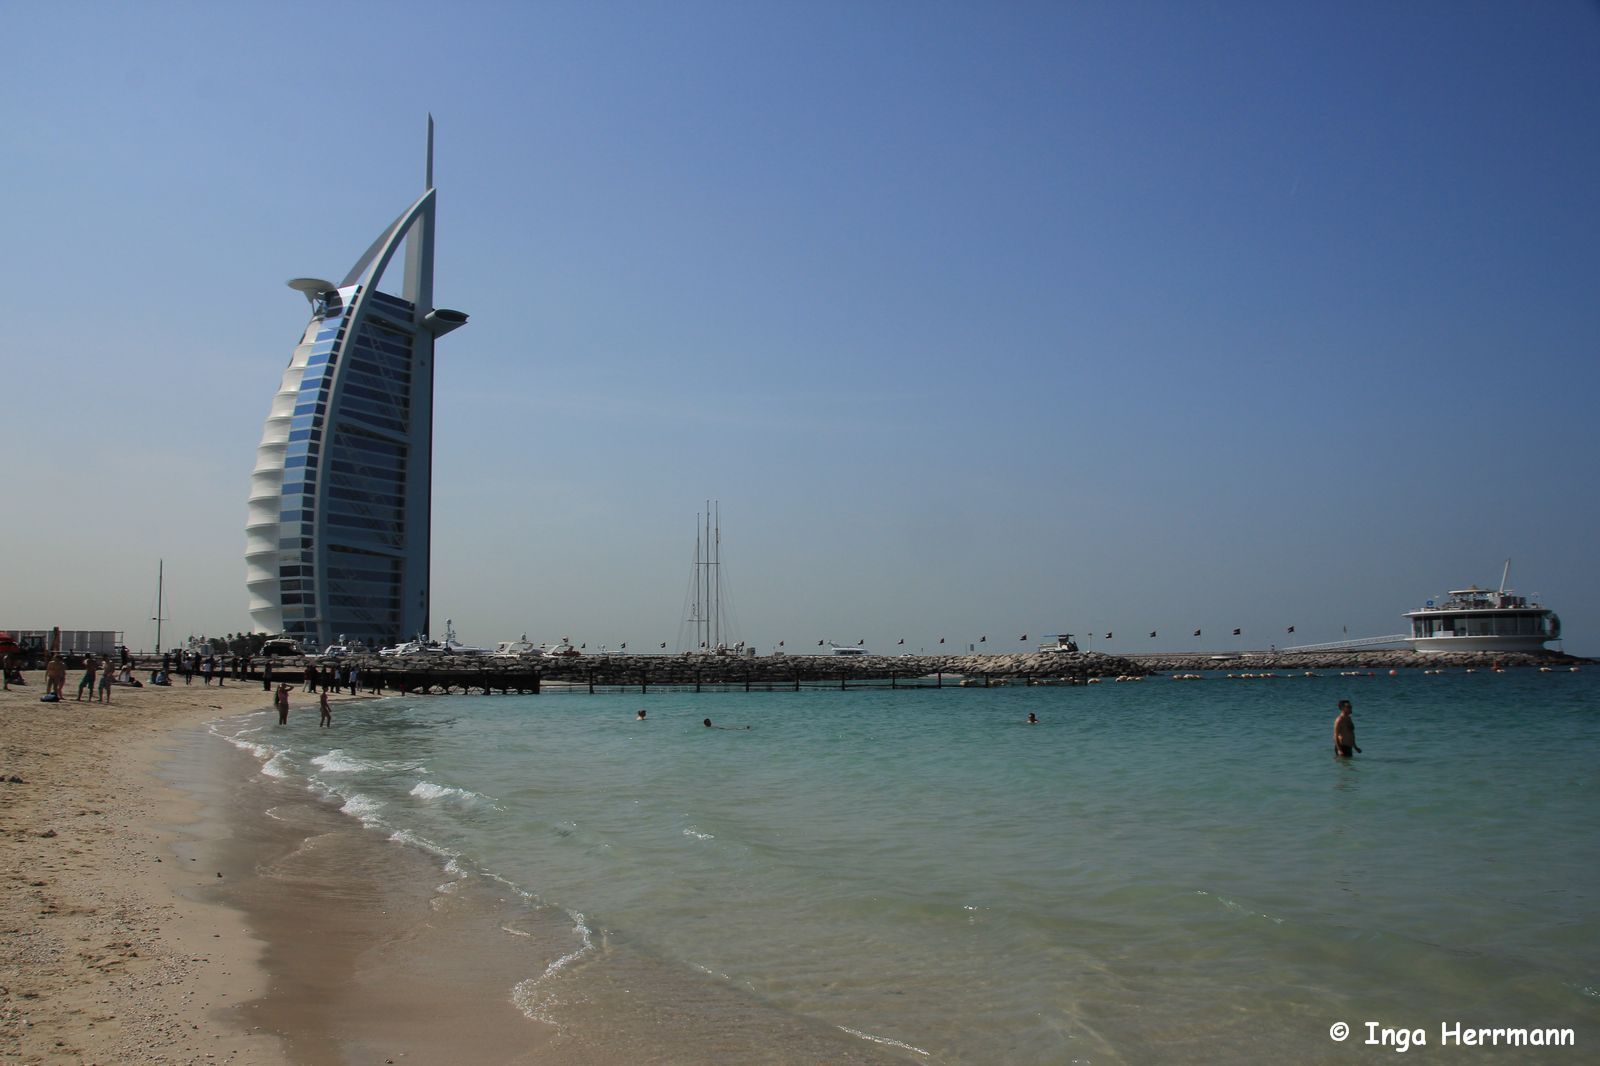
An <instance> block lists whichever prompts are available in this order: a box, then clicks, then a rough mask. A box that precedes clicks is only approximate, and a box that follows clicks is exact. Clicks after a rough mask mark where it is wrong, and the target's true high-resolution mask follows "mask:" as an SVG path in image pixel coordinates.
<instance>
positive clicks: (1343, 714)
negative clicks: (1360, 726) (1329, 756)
mask: <svg viewBox="0 0 1600 1066" xmlns="http://www.w3.org/2000/svg"><path fill="white" fill-rule="evenodd" d="M1360 750H1361V749H1360V748H1358V747H1356V723H1355V720H1354V719H1353V718H1351V717H1350V701H1349V700H1340V701H1339V717H1337V718H1335V719H1334V720H1333V754H1334V757H1335V758H1338V759H1348V758H1350V757H1351V756H1352V755H1355V754H1356V753H1357V752H1359V751H1360Z"/></svg>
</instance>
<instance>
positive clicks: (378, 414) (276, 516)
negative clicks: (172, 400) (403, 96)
mask: <svg viewBox="0 0 1600 1066" xmlns="http://www.w3.org/2000/svg"><path fill="white" fill-rule="evenodd" d="M434 204H435V196H434V187H433V118H432V116H429V118H428V157H427V180H426V182H425V188H424V189H423V193H422V195H421V196H419V197H418V198H417V200H416V202H414V203H413V204H412V205H411V206H410V207H408V208H406V209H405V211H403V212H401V214H400V217H399V218H397V219H395V220H394V222H393V223H392V224H391V225H390V226H389V227H388V228H387V229H385V230H384V231H383V233H382V234H380V235H379V237H378V239H377V240H375V241H373V242H372V246H371V247H370V248H368V249H367V251H366V254H364V255H363V256H362V257H361V258H360V259H359V260H358V261H357V262H356V265H355V266H354V267H352V268H351V269H350V272H349V273H348V274H346V275H345V278H344V280H343V281H341V282H340V283H339V284H337V285H335V284H333V283H332V282H329V281H323V280H321V279H319V278H296V279H294V280H293V281H291V282H289V287H290V288H292V289H296V290H298V291H299V292H301V293H304V294H305V297H306V299H307V300H309V301H310V302H311V321H310V323H309V324H308V325H307V326H306V330H305V334H304V336H303V337H302V338H301V340H300V343H299V345H298V346H297V347H296V348H295V349H294V354H293V355H292V356H291V357H290V359H289V367H288V369H287V370H285V371H284V373H283V382H282V384H281V385H280V386H279V387H278V392H277V395H276V396H274V397H273V398H272V408H271V412H270V413H269V414H268V415H267V423H266V427H265V429H264V430H263V431H262V434H261V444H260V447H259V448H258V449H257V450H256V466H255V471H254V472H253V473H252V474H251V477H250V510H249V519H248V522H247V525H246V529H245V570H246V579H245V580H246V583H247V585H248V588H249V591H250V619H251V623H252V625H253V627H254V629H255V631H256V632H258V633H283V634H285V635H287V636H289V637H291V638H293V639H294V640H296V641H298V642H301V643H303V644H316V645H318V646H321V645H325V644H329V643H332V642H333V641H334V639H335V638H336V637H343V638H345V639H346V640H349V641H361V642H363V643H365V644H367V645H369V646H374V647H375V646H377V645H380V644H386V643H394V642H396V641H398V640H400V639H403V638H405V637H409V636H412V635H414V634H417V633H425V632H427V630H428V606H429V604H428V594H429V590H428V577H429V551H430V544H429V535H430V524H431V520H432V481H433V350H434V340H435V339H436V338H438V337H440V336H442V335H444V334H445V333H448V332H450V331H451V330H453V329H455V328H457V327H459V326H461V325H464V324H465V323H466V321H467V316H466V315H465V314H463V313H462V312H460V311H451V310H447V309H444V308H435V307H434V306H433V232H434ZM402 248H403V249H404V253H405V254H404V274H403V280H402V282H401V284H400V286H399V291H398V293H395V292H391V291H389V288H390V287H385V288H380V285H382V284H383V281H384V275H385V271H387V270H388V269H389V267H390V264H391V261H392V260H394V259H395V258H396V257H397V256H398V255H399V253H400V252H401V250H402ZM397 272H398V271H397Z"/></svg>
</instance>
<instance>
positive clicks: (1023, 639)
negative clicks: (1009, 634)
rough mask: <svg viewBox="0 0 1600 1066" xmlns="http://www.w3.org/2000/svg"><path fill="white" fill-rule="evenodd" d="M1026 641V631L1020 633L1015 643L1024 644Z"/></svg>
mask: <svg viewBox="0 0 1600 1066" xmlns="http://www.w3.org/2000/svg"><path fill="white" fill-rule="evenodd" d="M1027 642H1028V634H1026V633H1024V634H1022V636H1020V637H1018V638H1017V643H1019V644H1026V643H1027Z"/></svg>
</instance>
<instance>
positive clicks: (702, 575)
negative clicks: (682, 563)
mask: <svg viewBox="0 0 1600 1066" xmlns="http://www.w3.org/2000/svg"><path fill="white" fill-rule="evenodd" d="M686 599H687V600H688V611H687V612H686V615H685V618H684V622H685V624H686V625H687V626H688V627H689V629H690V630H691V631H692V632H691V634H690V637H691V639H690V644H691V646H690V647H689V648H684V647H683V646H682V645H683V643H684V641H683V639H682V638H683V634H682V632H681V631H680V633H679V641H678V643H679V650H680V651H684V650H687V651H699V652H703V653H707V654H716V653H720V652H724V651H727V650H728V642H729V640H730V638H731V636H732V627H731V626H729V625H728V624H727V623H726V621H725V619H726V617H727V614H728V610H727V603H726V601H725V599H724V595H723V588H722V504H721V502H720V501H711V500H707V501H706V509H705V512H704V513H703V514H699V515H696V516H695V536H694V569H693V571H692V573H691V576H690V578H689V594H688V596H687V597H686Z"/></svg>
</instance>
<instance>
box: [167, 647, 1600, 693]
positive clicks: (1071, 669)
mask: <svg viewBox="0 0 1600 1066" xmlns="http://www.w3.org/2000/svg"><path fill="white" fill-rule="evenodd" d="M341 662H342V663H343V664H345V665H350V664H352V663H353V664H354V665H356V666H358V667H359V668H360V671H361V685H362V687H363V688H365V689H368V690H371V691H378V692H385V693H395V692H408V693H409V692H416V693H450V692H458V691H461V692H471V691H482V692H502V693H508V692H516V693H528V692H539V691H541V690H542V689H543V687H544V686H547V685H560V686H564V687H573V686H579V687H588V688H589V689H591V690H593V689H601V688H605V689H615V688H625V689H640V690H643V691H648V690H649V689H651V688H654V687H659V688H674V689H684V688H690V689H701V688H724V689H725V688H728V687H744V688H747V689H776V688H800V687H810V688H815V687H819V686H837V687H841V688H843V687H867V686H877V687H885V688H888V687H902V686H903V687H925V686H930V685H960V684H979V685H1000V684H1086V683H1091V682H1093V681H1097V680H1102V679H1111V678H1124V679H1129V678H1138V677H1144V676H1148V675H1160V674H1169V673H1190V674H1192V673H1195V672H1199V671H1221V672H1225V673H1241V674H1255V675H1259V674H1263V673H1269V672H1281V673H1284V674H1298V673H1309V672H1314V671H1323V670H1327V671H1332V670H1341V671H1343V670H1357V671H1362V672H1373V673H1379V672H1382V673H1387V672H1389V671H1391V670H1402V669H1403V670H1413V669H1436V670H1437V669H1462V668H1479V669H1485V670H1488V669H1493V668H1494V667H1496V666H1500V667H1505V668H1513V667H1551V668H1557V669H1566V668H1568V667H1569V666H1574V665H1579V664H1586V663H1590V662H1592V660H1588V659H1581V658H1577V657H1574V656H1568V655H1563V654H1560V653H1555V652H1551V653H1546V654H1544V655H1532V654H1521V653H1519V654H1488V653H1473V654H1467V653H1448V654H1435V655H1419V654H1417V653H1416V652H1413V651H1409V650H1390V651H1354V652H1353V651H1344V652H1270V651H1268V652H1247V653H1241V654H1236V655H1219V654H1210V655H1176V654H1174V655H1161V654H1153V655H1150V654H1147V655H1130V656H1119V655H1106V654H1102V653H1098V652H1054V651H1052V652H1026V653H1016V654H1002V655H862V656H845V655H838V656H834V655H769V656H734V655H694V654H690V655H615V654H610V655H578V656H571V657H565V658H561V657H543V656H521V657H518V658H514V659H505V658H497V657H488V656H437V655H433V656H406V657H396V658H388V657H378V656H370V657H361V658H357V659H344V660H339V659H333V658H326V657H320V656H306V657H303V658H273V659H271V660H268V661H264V660H261V659H257V660H255V661H254V662H253V663H252V664H251V670H250V673H249V675H248V676H249V677H250V678H251V679H252V680H253V681H255V682H256V683H260V682H261V680H262V670H263V669H270V671H271V678H270V679H271V680H272V681H274V682H276V681H287V682H290V683H291V684H294V685H296V686H298V685H299V683H300V682H302V681H303V680H304V678H305V670H306V667H307V666H308V665H310V666H315V667H316V668H317V669H318V670H319V671H320V670H323V669H326V668H331V667H332V666H334V665H335V664H336V663H341ZM269 663H270V666H269ZM153 665H154V663H153V662H151V661H149V660H145V661H142V663H141V667H140V668H141V669H150V668H151V667H152V666H153ZM236 683H237V682H236Z"/></svg>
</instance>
